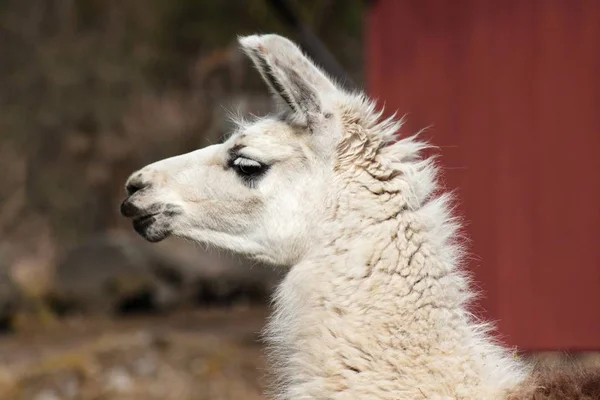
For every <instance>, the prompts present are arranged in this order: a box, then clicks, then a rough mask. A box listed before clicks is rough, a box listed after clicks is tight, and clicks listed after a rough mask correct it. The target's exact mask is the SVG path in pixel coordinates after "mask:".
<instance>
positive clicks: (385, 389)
mask: <svg viewBox="0 0 600 400" xmlns="http://www.w3.org/2000/svg"><path fill="white" fill-rule="evenodd" d="M239 42H240V45H241V47H242V49H243V51H244V52H245V53H246V54H247V55H248V56H249V57H250V59H251V60H252V62H253V63H254V65H255V66H256V68H257V69H258V71H259V72H260V74H261V75H262V77H263V79H264V81H265V82H266V83H267V85H268V86H269V88H270V89H271V91H272V92H273V97H274V99H275V101H276V104H277V106H278V107H277V108H278V111H277V112H276V113H274V114H273V115H269V116H266V117H263V118H259V119H254V120H252V121H248V120H241V121H238V124H237V129H236V130H235V132H233V134H232V135H231V136H230V137H229V138H228V139H227V140H226V141H225V142H224V143H221V144H217V145H212V146H209V147H206V148H203V149H200V150H197V151H193V152H191V153H188V154H184V155H180V156H177V157H172V158H168V159H165V160H162V161H158V162H156V163H153V164H150V165H148V166H146V167H144V168H142V169H141V170H140V171H138V172H135V173H133V174H132V175H131V177H130V178H129V179H128V181H127V183H126V191H127V195H128V197H127V198H126V199H125V201H124V202H123V203H122V205H121V213H122V214H123V215H124V216H126V217H131V218H132V220H133V226H134V229H135V230H136V231H137V232H138V233H139V234H140V235H141V236H143V237H144V238H146V239H147V240H148V241H151V242H157V241H160V240H163V239H164V238H166V237H167V236H169V235H174V236H178V237H183V238H186V239H189V240H193V241H196V242H199V243H203V244H207V245H211V246H216V247H218V248H222V249H228V250H231V251H235V252H238V253H243V254H245V255H246V256H249V257H252V258H254V259H256V260H259V261H261V262H266V263H269V264H272V265H277V266H286V267H291V269H290V270H289V272H288V274H287V276H286V278H285V279H284V281H283V282H282V283H281V285H280V287H279V288H278V290H277V292H276V294H275V296H274V307H275V310H274V315H273V316H272V318H271V319H270V321H269V323H268V327H267V328H266V337H267V339H268V340H269V342H270V358H271V363H272V365H273V369H274V372H275V375H276V379H275V383H274V385H273V397H274V398H275V399H279V400H292V399H293V400H309V399H315V400H316V399H323V400H324V399H335V400H347V399H348V400H350V399H378V400H401V399H485V400H495V399H509V398H510V399H512V398H517V397H513V396H520V395H519V394H517V392H518V393H520V394H522V395H523V397H522V398H530V397H527V396H530V395H531V393H530V392H531V391H529V392H528V391H527V390H528V389H527V388H530V387H535V385H536V382H537V381H536V379H534V378H532V376H534V375H532V368H531V367H530V366H528V365H526V364H525V363H523V362H522V361H520V360H519V359H517V358H515V357H513V356H512V355H511V354H510V352H509V351H508V350H507V349H504V348H502V347H501V346H500V345H498V344H496V343H495V342H494V341H493V340H492V338H491V336H490V335H489V334H488V330H489V329H488V326H487V325H486V324H484V323H481V322H479V321H478V320H476V319H475V318H474V317H473V316H472V315H471V314H470V313H469V311H468V309H467V305H468V302H469V300H471V299H472V297H473V292H472V291H471V290H470V288H469V280H468V277H467V275H466V274H465V272H464V271H463V270H461V268H460V264H461V245H460V241H459V240H458V239H457V237H459V236H458V228H459V224H458V221H457V219H455V218H453V217H452V215H451V198H450V196H449V195H447V194H439V193H438V190H437V183H436V182H437V180H436V171H437V169H436V167H435V165H434V162H433V161H432V160H431V159H428V158H424V157H422V156H420V154H421V153H422V150H423V149H425V148H426V147H427V144H426V143H423V142H421V141H419V140H418V139H417V137H415V136H413V137H408V138H403V139H400V140H395V134H396V132H397V131H398V129H399V128H400V125H401V121H396V120H395V119H393V118H388V119H383V118H382V117H381V112H380V111H376V108H375V106H374V103H373V102H371V101H370V100H369V99H367V98H366V97H365V96H364V95H362V94H359V93H349V92H347V91H345V90H343V89H342V88H340V87H339V85H337V84H336V83H335V82H334V81H332V80H331V79H330V78H328V77H327V75H326V74H325V73H323V72H322V71H321V70H320V69H319V68H318V67H317V66H316V65H314V64H313V63H312V62H311V61H310V60H309V59H308V58H307V57H306V56H305V55H304V54H303V53H302V52H301V51H300V49H299V48H298V47H297V46H296V45H295V44H294V43H292V42H291V41H289V40H288V39H285V38H283V37H280V36H277V35H272V34H271V35H253V36H247V37H242V38H240V39H239ZM527 385H529V386H527ZM519 398H521V397H519Z"/></svg>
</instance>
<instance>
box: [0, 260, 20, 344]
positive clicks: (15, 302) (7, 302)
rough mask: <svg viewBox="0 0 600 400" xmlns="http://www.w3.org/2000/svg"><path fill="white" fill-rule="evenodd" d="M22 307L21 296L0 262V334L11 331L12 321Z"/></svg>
mask: <svg viewBox="0 0 600 400" xmlns="http://www.w3.org/2000/svg"><path fill="white" fill-rule="evenodd" d="M22 306H23V295H22V293H21V290H20V289H19V288H18V286H17V285H16V284H15V282H14V280H13V279H12V276H11V275H10V273H9V272H8V270H7V267H6V266H4V265H2V263H1V260H0V333H3V332H10V331H12V330H13V328H14V326H13V323H14V319H15V316H16V314H17V312H18V311H19V310H20V309H21V308H22Z"/></svg>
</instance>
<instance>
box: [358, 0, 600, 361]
mask: <svg viewBox="0 0 600 400" xmlns="http://www.w3.org/2000/svg"><path fill="white" fill-rule="evenodd" d="M371 3H372V5H371V7H370V13H369V17H368V23H367V57H366V60H367V71H368V90H369V92H370V93H371V95H373V96H375V97H377V98H379V99H380V101H381V103H382V104H383V103H384V102H385V104H386V109H387V110H388V111H390V112H391V111H395V110H398V111H399V113H400V114H403V113H407V124H406V125H405V129H404V132H407V133H410V132H415V131H417V130H419V129H421V128H423V127H426V126H429V125H432V127H431V128H430V129H429V131H428V132H427V134H426V135H425V136H426V137H428V138H431V140H432V142H433V143H434V144H436V145H438V146H440V148H441V149H440V150H441V155H442V158H441V163H442V165H443V166H444V176H445V183H446V185H447V187H448V188H449V189H458V192H457V193H458V198H459V201H460V204H461V206H460V208H459V211H460V212H461V213H462V214H463V215H464V216H465V218H466V222H467V225H466V231H467V234H468V236H469V237H470V239H471V240H472V242H471V244H470V250H471V257H470V268H472V269H473V271H474V272H475V277H476V280H477V283H478V285H479V286H480V288H481V289H482V290H483V291H484V295H485V297H484V298H483V299H482V300H481V301H480V303H479V304H480V305H481V307H482V308H483V309H484V310H485V311H483V314H484V315H485V316H486V317H489V318H492V319H495V320H498V324H497V325H498V327H499V332H500V334H501V338H502V340H503V341H505V342H506V343H508V344H513V345H518V346H520V347H522V348H524V349H529V350H540V349H570V350H583V349H600V1H597V0H587V1H583V0H582V1H578V0H562V1H561V0H497V1H493V0H379V1H373V2H371Z"/></svg>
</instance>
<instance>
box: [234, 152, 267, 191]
mask: <svg viewBox="0 0 600 400" xmlns="http://www.w3.org/2000/svg"><path fill="white" fill-rule="evenodd" d="M230 165H231V168H233V170H234V171H235V173H236V174H237V175H238V176H239V177H240V178H242V180H243V181H244V183H245V184H246V185H248V186H249V187H251V188H254V187H256V182H257V181H258V179H259V178H260V177H261V176H262V175H264V174H265V172H267V169H268V168H269V167H268V166H267V165H265V164H262V163H260V162H258V161H255V160H251V159H249V158H246V157H240V156H237V157H234V158H232V160H231V162H230Z"/></svg>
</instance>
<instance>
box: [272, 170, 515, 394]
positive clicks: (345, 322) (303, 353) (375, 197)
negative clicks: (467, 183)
mask: <svg viewBox="0 0 600 400" xmlns="http://www.w3.org/2000/svg"><path fill="white" fill-rule="evenodd" d="M348 173H349V174H350V172H348ZM351 175H352V176H351V179H344V177H342V179H340V182H341V184H342V186H343V187H341V188H340V189H339V191H338V192H337V195H336V196H334V197H335V198H336V199H337V200H336V201H335V202H334V203H333V204H332V206H331V207H330V210H329V211H330V212H329V215H330V218H329V219H328V220H327V221H326V222H325V223H324V224H323V226H322V228H323V236H322V243H324V244H323V246H320V247H319V248H318V249H315V250H314V251H313V252H312V253H311V254H310V256H309V257H307V259H306V260H304V261H303V262H301V263H300V264H298V265H296V266H294V267H293V268H292V270H291V271H290V273H289V275H288V276H287V278H286V280H285V281H284V283H283V284H282V286H281V287H280V289H279V291H278V294H277V296H276V312H275V316H274V318H273V319H272V321H271V323H270V326H269V329H268V337H269V338H270V340H271V342H272V344H273V348H274V352H273V355H274V360H275V361H276V365H275V367H276V370H277V371H278V373H279V379H280V382H279V383H280V385H281V388H283V389H280V390H279V393H280V395H279V398H280V399H288V398H289V399H291V398H306V399H313V398H314V399H321V398H323V399H324V398H334V397H335V396H333V395H332V393H338V392H339V391H342V392H343V391H346V392H347V393H348V397H339V398H344V399H346V398H348V399H352V398H363V397H361V396H365V397H364V398H374V399H388V398H389V399H392V398H393V399H401V398H416V397H419V396H420V397H423V395H425V396H426V397H427V398H443V397H435V396H437V395H440V394H447V395H448V396H453V397H452V398H467V397H469V396H473V395H477V396H483V397H476V398H488V399H495V398H502V396H503V395H504V393H505V392H506V391H507V390H508V389H509V388H511V387H513V386H514V385H515V384H516V383H517V382H519V381H520V380H521V379H522V376H523V370H522V368H521V366H520V364H518V363H517V362H516V361H514V360H512V359H510V358H509V357H508V356H507V355H506V354H505V352H504V351H503V350H502V349H501V348H499V347H497V346H496V345H494V344H493V343H492V342H491V341H490V340H489V339H488V337H487V335H486V334H485V329H484V326H483V325H481V324H478V323H476V322H475V321H473V319H472V317H471V316H470V314H469V312H468V311H467V309H466V305H465V304H466V302H467V301H468V300H469V297H470V292H469V290H468V282H467V280H466V278H465V276H464V274H463V273H462V272H461V271H460V270H459V269H457V268H456V265H455V263H456V258H457V253H458V251H457V248H456V247H455V246H454V245H453V244H452V243H451V242H450V241H449V240H448V239H449V238H448V237H449V236H452V235H453V234H454V233H455V226H454V225H453V224H452V222H451V219H450V218H449V217H448V212H447V210H448V207H447V205H446V203H447V200H446V199H445V198H444V197H442V198H438V199H434V200H431V201H428V202H426V203H423V204H421V205H419V206H418V207H415V204H414V199H411V198H410V196H408V195H407V193H411V194H414V193H418V191H419V190H421V188H418V187H414V186H411V182H410V181H407V180H405V179H403V178H402V177H401V176H400V175H397V174H389V175H387V176H388V177H389V178H390V180H393V181H394V182H390V181H387V180H386V181H382V180H380V179H374V177H373V175H374V174H373V171H368V170H366V169H363V170H357V171H352V172H351ZM374 381H378V382H379V383H380V384H381V385H382V386H378V385H377V384H376V382H374ZM444 385H448V387H446V386H444ZM417 390H418V391H417ZM307 393H312V394H313V395H312V397H310V396H307ZM401 394H406V396H405V397H403V395H401ZM302 396H305V397H302ZM352 396H356V397H352ZM368 396H372V397H368ZM336 398H337V397H336ZM470 398H474V397H470Z"/></svg>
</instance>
